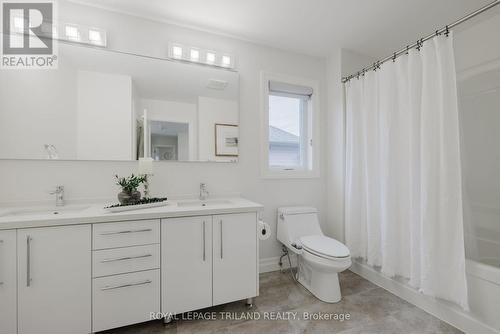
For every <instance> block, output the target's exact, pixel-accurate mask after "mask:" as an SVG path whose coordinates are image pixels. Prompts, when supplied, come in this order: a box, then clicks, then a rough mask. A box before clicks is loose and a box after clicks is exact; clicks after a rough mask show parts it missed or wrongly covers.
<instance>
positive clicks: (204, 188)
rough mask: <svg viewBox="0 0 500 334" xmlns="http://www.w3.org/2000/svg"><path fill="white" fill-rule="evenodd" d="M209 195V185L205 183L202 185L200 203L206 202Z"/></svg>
mask: <svg viewBox="0 0 500 334" xmlns="http://www.w3.org/2000/svg"><path fill="white" fill-rule="evenodd" d="M208 195H209V192H208V190H207V185H206V184H205V183H200V201H205V200H206V199H207V198H208Z"/></svg>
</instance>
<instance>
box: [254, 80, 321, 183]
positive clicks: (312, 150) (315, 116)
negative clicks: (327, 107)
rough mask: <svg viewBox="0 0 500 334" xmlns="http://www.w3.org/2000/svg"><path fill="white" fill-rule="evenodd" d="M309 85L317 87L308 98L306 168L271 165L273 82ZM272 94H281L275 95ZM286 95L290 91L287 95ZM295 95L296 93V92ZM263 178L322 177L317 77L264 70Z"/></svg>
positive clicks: (262, 95) (262, 85) (262, 82)
mask: <svg viewBox="0 0 500 334" xmlns="http://www.w3.org/2000/svg"><path fill="white" fill-rule="evenodd" d="M270 81H277V82H281V83H286V84H291V85H297V86H306V87H310V88H312V89H313V94H312V96H311V98H310V99H308V100H307V122H306V123H307V124H303V123H302V124H301V126H306V127H307V140H306V145H308V146H309V145H310V146H309V148H308V149H306V150H305V151H306V152H305V155H306V158H305V161H303V165H304V167H303V168H297V169H290V168H288V167H282V168H280V167H274V168H273V167H271V166H270V165H269V95H270V93H271V92H270V90H269V82H270ZM271 95H279V94H272V93H271ZM283 95H286V94H283ZM292 95H293V94H292ZM260 109H261V117H260V118H261V133H260V137H261V141H262V142H261V145H260V146H261V177H262V178H269V179H272V178H318V177H320V166H319V162H320V156H319V154H320V141H319V138H320V126H319V124H320V123H319V119H320V106H319V83H318V81H316V80H312V79H307V78H300V77H294V76H289V75H284V74H277V73H270V72H264V71H262V72H261V108H260Z"/></svg>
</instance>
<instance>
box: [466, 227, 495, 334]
mask: <svg viewBox="0 0 500 334" xmlns="http://www.w3.org/2000/svg"><path fill="white" fill-rule="evenodd" d="M467 237H469V242H472V243H473V245H472V246H471V247H468V252H467V253H468V257H470V258H469V259H467V260H466V269H467V286H468V293H469V306H470V312H471V313H472V314H473V316H474V317H476V318H477V319H478V320H480V321H482V322H484V323H486V324H487V325H489V326H491V327H493V328H494V329H496V330H497V331H499V332H500V311H499V303H500V232H499V231H498V230H491V229H485V228H476V229H475V231H474V235H468V236H467ZM469 245H470V244H469Z"/></svg>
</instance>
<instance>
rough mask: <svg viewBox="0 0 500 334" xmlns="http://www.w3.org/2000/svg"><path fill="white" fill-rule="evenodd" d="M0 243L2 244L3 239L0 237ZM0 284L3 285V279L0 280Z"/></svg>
mask: <svg viewBox="0 0 500 334" xmlns="http://www.w3.org/2000/svg"><path fill="white" fill-rule="evenodd" d="M0 244H3V240H2V239H0ZM0 285H3V281H0Z"/></svg>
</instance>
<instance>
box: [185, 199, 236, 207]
mask: <svg viewBox="0 0 500 334" xmlns="http://www.w3.org/2000/svg"><path fill="white" fill-rule="evenodd" d="M227 204H232V202H231V201H228V200H223V199H221V200H216V199H212V200H206V201H200V200H194V201H193V200H190V201H179V202H177V206H180V207H206V206H215V205H227Z"/></svg>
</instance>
